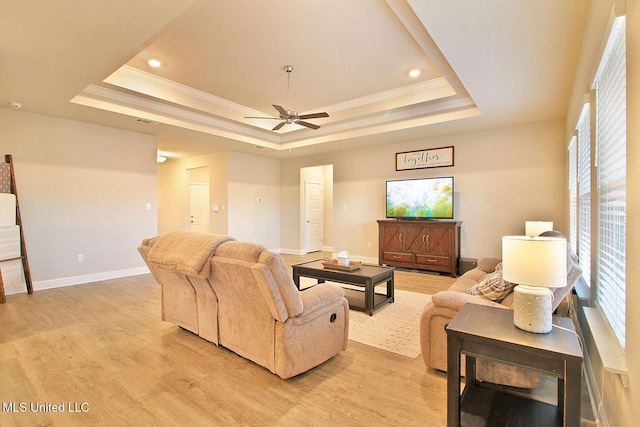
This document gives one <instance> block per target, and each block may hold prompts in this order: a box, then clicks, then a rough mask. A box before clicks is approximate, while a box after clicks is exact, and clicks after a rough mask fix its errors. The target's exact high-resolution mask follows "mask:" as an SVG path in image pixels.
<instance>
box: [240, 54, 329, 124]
mask: <svg viewBox="0 0 640 427" xmlns="http://www.w3.org/2000/svg"><path fill="white" fill-rule="evenodd" d="M284 70H285V71H286V72H287V95H288V97H289V104H291V92H290V88H289V85H290V78H291V72H292V71H293V65H285V66H284ZM272 106H273V108H275V109H276V111H277V112H278V114H279V117H245V119H273V120H282V121H281V122H280V123H278V124H277V125H276V126H275V127H274V128H273V129H271V130H273V131H276V130H279V129H281V128H282V127H283V126H284V125H290V124H297V125H300V126H305V127H308V128H309V129H320V126H318V125H315V124H313V123H309V122H306V121H304V120H308V119H318V118H322V117H329V114H327V113H325V112H322V113H310V114H302V115H298V113H297V112H296V111H295V110H291V109H284V108H283V107H282V106H280V105H276V104H272Z"/></svg>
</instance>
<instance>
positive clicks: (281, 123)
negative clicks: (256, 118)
mask: <svg viewBox="0 0 640 427" xmlns="http://www.w3.org/2000/svg"><path fill="white" fill-rule="evenodd" d="M286 123H287V122H280V123H278V124H277V125H276V127H274V128H273V129H271V130H278V129H280V128H281V127H282V126H284V125H285V124H286Z"/></svg>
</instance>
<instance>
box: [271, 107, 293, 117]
mask: <svg viewBox="0 0 640 427" xmlns="http://www.w3.org/2000/svg"><path fill="white" fill-rule="evenodd" d="M272 105H273V108H275V109H276V110H278V113H280V115H281V116H284V117H289V113H287V110H285V109H284V108H282V107H281V106H279V105H276V104H272Z"/></svg>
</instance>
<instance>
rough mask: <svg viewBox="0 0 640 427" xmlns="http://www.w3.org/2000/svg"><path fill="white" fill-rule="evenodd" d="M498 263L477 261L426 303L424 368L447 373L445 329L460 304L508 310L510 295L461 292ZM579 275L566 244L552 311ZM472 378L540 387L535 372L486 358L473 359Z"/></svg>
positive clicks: (422, 331)
mask: <svg viewBox="0 0 640 427" xmlns="http://www.w3.org/2000/svg"><path fill="white" fill-rule="evenodd" d="M543 235H546V236H556V237H563V236H562V234H559V233H557V232H548V233H544V234H543ZM500 262H501V260H500V259H499V258H493V257H487V258H481V259H480V260H479V261H478V266H477V267H476V268H474V269H472V270H469V271H467V272H466V273H464V274H463V275H462V276H460V277H459V278H458V280H456V281H455V282H454V283H453V285H451V286H450V287H449V289H448V290H446V291H441V292H438V293H437V294H435V295H433V296H432V297H431V300H430V301H428V302H427V304H426V305H425V307H424V309H423V311H422V315H421V318H420V346H421V349H422V357H423V359H424V364H425V365H426V366H427V367H428V368H433V369H437V370H440V371H446V370H447V333H446V331H445V328H446V326H447V325H448V324H449V322H450V321H451V320H452V319H453V318H454V317H455V315H456V314H457V313H458V311H459V310H460V309H461V308H462V306H463V305H464V304H466V303H470V304H480V305H488V306H492V307H500V308H504V309H512V306H513V298H514V295H513V292H511V293H510V294H508V295H507V296H506V297H505V298H504V299H503V300H502V301H501V302H499V303H498V302H494V301H491V300H489V299H486V298H484V297H482V296H478V295H469V294H467V293H465V291H466V290H467V289H469V288H471V287H472V286H473V285H475V284H477V283H478V282H480V281H481V280H482V278H483V277H485V276H486V275H487V274H489V273H493V272H494V271H495V270H496V267H497V266H498V264H500ZM581 274H582V270H581V268H580V266H579V265H578V260H577V257H576V255H575V253H574V252H573V250H572V249H571V247H570V246H569V245H567V285H566V286H565V287H563V288H555V289H553V293H554V301H553V309H554V310H555V309H556V308H558V306H559V305H560V303H561V302H562V300H564V298H565V296H566V295H567V294H568V293H569V292H570V291H571V289H572V288H573V286H574V284H575V283H576V281H577V280H578V279H579V278H580V276H581ZM463 361H464V356H463ZM462 372H464V369H463V370H462ZM476 375H477V378H478V380H480V381H487V382H490V383H495V384H502V385H507V386H513V387H523V388H538V387H539V386H540V374H539V373H538V372H537V371H534V370H530V369H525V368H521V367H517V366H513V365H507V364H504V363H499V362H494V361H491V360H488V359H482V358H478V359H477V360H476Z"/></svg>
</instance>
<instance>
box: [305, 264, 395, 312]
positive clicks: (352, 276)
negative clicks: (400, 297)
mask: <svg viewBox="0 0 640 427" xmlns="http://www.w3.org/2000/svg"><path fill="white" fill-rule="evenodd" d="M394 270H395V268H393V267H380V266H378V265H368V264H360V268H358V269H357V270H352V271H342V270H332V269H328V268H324V265H322V260H316V261H310V262H304V263H302V264H295V265H294V266H293V282H294V283H295V284H296V287H297V288H298V289H300V277H310V278H313V279H317V280H318V283H322V282H324V281H327V280H328V281H331V282H337V283H343V284H347V285H353V286H357V287H362V288H364V290H362V291H360V290H354V289H349V288H345V297H346V298H347V300H348V301H349V308H351V309H354V310H360V311H364V312H366V313H368V314H369V316H372V315H373V311H374V310H375V309H376V308H378V307H380V306H381V305H382V304H384V303H387V302H388V303H392V302H393V299H394V297H393V283H394V278H393V272H394ZM383 283H386V284H387V292H386V294H378V293H376V292H375V288H376V286H378V285H381V284H383ZM362 294H364V298H363V295H362ZM363 300H364V301H363ZM363 302H364V304H363Z"/></svg>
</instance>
